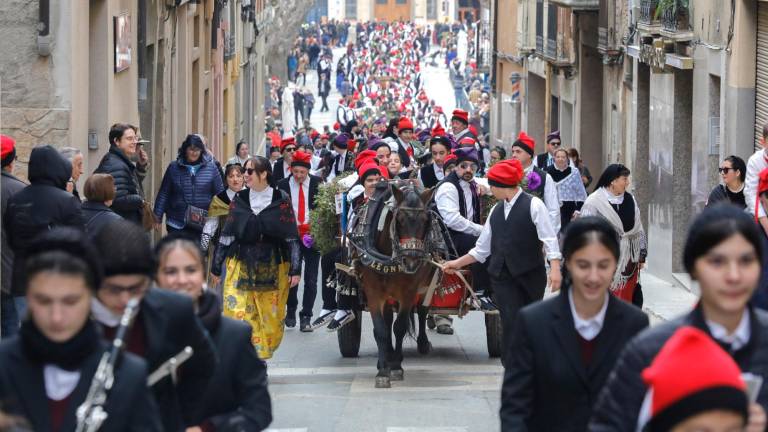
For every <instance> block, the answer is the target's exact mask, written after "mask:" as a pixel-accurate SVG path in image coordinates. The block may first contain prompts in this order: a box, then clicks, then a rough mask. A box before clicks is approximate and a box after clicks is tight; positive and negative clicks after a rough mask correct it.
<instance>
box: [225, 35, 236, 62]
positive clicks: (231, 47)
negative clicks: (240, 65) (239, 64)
mask: <svg viewBox="0 0 768 432" xmlns="http://www.w3.org/2000/svg"><path fill="white" fill-rule="evenodd" d="M235 41H236V39H235V35H233V34H230V33H229V32H228V33H227V34H226V35H225V37H224V61H225V62H226V61H229V60H232V58H234V57H235V54H236V51H237V50H236V49H235Z"/></svg>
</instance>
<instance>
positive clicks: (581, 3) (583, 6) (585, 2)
mask: <svg viewBox="0 0 768 432" xmlns="http://www.w3.org/2000/svg"><path fill="white" fill-rule="evenodd" d="M549 4H555V5H558V6H562V7H567V8H571V9H572V10H574V11H588V10H592V11H596V10H600V0H550V1H549Z"/></svg>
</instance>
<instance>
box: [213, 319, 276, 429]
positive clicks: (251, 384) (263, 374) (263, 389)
mask: <svg viewBox="0 0 768 432" xmlns="http://www.w3.org/2000/svg"><path fill="white" fill-rule="evenodd" d="M211 337H212V338H213V341H214V343H215V344H216V350H217V351H218V354H219V359H220V360H221V361H220V363H219V367H218V368H216V373H215V374H214V376H213V379H212V380H211V382H210V385H209V386H208V391H207V392H206V394H205V401H204V403H203V405H202V406H203V412H204V415H203V417H204V418H205V422H206V423H210V424H211V425H213V426H214V427H215V428H216V430H217V431H219V432H226V431H261V430H264V429H266V428H267V426H269V424H270V423H271V422H272V402H271V400H270V397H269V392H268V391H267V368H266V366H265V363H264V362H262V361H261V360H260V359H259V357H258V355H257V354H256V351H255V350H254V348H253V344H252V343H251V326H250V325H248V324H246V323H244V322H242V321H236V320H233V319H230V318H227V317H221V322H220V323H219V326H218V328H217V329H216V330H215V331H214V332H213V333H212V334H211Z"/></svg>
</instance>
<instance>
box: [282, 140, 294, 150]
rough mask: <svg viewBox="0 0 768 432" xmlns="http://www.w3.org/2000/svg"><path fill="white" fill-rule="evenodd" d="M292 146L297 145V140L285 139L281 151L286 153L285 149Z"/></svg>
mask: <svg viewBox="0 0 768 432" xmlns="http://www.w3.org/2000/svg"><path fill="white" fill-rule="evenodd" d="M291 144H294V145H295V144H296V138H294V137H288V138H283V140H282V141H280V151H281V152H284V151H285V148H286V147H288V146H289V145H291Z"/></svg>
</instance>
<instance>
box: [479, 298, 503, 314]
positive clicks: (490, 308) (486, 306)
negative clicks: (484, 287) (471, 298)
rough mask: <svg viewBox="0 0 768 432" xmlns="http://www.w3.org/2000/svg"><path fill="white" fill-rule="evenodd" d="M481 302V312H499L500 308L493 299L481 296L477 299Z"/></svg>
mask: <svg viewBox="0 0 768 432" xmlns="http://www.w3.org/2000/svg"><path fill="white" fill-rule="evenodd" d="M477 299H478V300H480V310H481V311H483V312H486V313H493V312H498V310H499V308H498V306H496V303H494V302H493V299H492V298H490V297H488V296H479V297H478V298H477Z"/></svg>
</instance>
